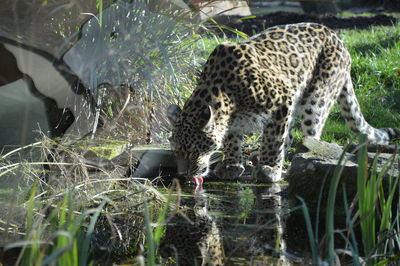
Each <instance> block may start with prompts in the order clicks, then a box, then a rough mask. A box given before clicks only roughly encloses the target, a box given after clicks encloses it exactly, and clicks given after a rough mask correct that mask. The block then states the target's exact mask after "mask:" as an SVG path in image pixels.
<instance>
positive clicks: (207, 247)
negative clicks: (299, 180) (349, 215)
mask: <svg viewBox="0 0 400 266" xmlns="http://www.w3.org/2000/svg"><path fill="white" fill-rule="evenodd" d="M286 187H287V184H284V183H282V184H279V183H276V184H272V185H265V184H251V183H237V182H215V181H214V182H212V181H209V182H206V183H205V184H204V186H203V190H201V191H197V192H193V190H194V189H193V187H189V186H186V187H184V189H183V190H184V192H186V193H184V194H183V196H182V197H181V204H182V206H183V207H184V208H186V209H187V211H186V212H185V215H179V214H177V215H175V216H174V217H173V218H172V219H171V220H169V221H168V225H167V228H166V232H165V237H164V239H163V242H162V244H161V246H160V252H161V255H162V256H163V257H164V258H169V260H170V261H171V262H175V263H179V265H205V264H207V263H209V264H212V265H303V263H304V260H303V259H302V258H300V257H299V256H298V255H296V254H298V253H299V252H303V251H304V249H308V243H307V242H306V240H305V239H304V241H303V242H302V243H300V245H297V247H296V245H295V246H293V245H291V249H288V242H290V239H288V237H287V236H288V234H287V228H286V218H287V216H288V214H289V212H290V209H289V204H288V200H287V197H286V193H285V189H286ZM299 222H300V223H303V221H299Z"/></svg>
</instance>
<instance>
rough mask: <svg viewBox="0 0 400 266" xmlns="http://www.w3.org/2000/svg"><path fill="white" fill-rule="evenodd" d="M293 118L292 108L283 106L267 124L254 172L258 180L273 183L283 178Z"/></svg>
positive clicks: (254, 176) (255, 178)
mask: <svg viewBox="0 0 400 266" xmlns="http://www.w3.org/2000/svg"><path fill="white" fill-rule="evenodd" d="M282 110H283V111H282ZM291 120H292V117H291V112H290V110H288V108H286V107H282V108H281V109H280V110H278V111H277V112H276V113H275V114H274V116H272V119H271V120H270V121H269V122H268V123H267V124H266V125H265V127H264V130H263V137H262V144H261V147H260V155H259V156H260V159H259V162H258V165H257V166H256V167H255V168H254V170H253V173H252V176H253V179H254V180H255V181H256V182H261V183H271V182H276V181H279V180H282V165H283V161H284V157H285V142H286V139H287V137H288V135H289V125H290V123H291Z"/></svg>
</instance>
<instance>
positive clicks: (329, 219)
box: [325, 146, 349, 265]
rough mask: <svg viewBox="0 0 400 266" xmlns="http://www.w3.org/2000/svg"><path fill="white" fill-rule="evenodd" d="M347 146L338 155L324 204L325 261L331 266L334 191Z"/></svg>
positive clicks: (333, 250)
mask: <svg viewBox="0 0 400 266" xmlns="http://www.w3.org/2000/svg"><path fill="white" fill-rule="evenodd" d="M348 148H349V146H346V147H345V148H344V150H343V152H342V154H341V155H340V158H339V161H338V164H337V166H336V167H335V170H334V172H333V176H332V179H331V182H330V185H329V192H328V199H327V203H326V224H325V233H326V242H327V260H328V264H329V265H333V259H334V257H335V242H334V213H335V200H336V191H337V188H338V185H339V181H340V177H341V175H342V172H343V162H344V160H345V156H346V152H347V150H348Z"/></svg>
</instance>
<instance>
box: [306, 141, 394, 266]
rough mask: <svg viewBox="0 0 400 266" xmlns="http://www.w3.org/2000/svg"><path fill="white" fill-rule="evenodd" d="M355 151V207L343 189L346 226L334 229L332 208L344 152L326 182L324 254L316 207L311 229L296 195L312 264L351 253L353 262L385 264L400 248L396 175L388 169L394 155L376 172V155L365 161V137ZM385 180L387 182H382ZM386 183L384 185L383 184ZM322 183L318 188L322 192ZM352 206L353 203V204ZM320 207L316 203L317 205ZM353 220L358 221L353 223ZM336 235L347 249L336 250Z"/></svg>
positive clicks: (328, 262)
mask: <svg viewBox="0 0 400 266" xmlns="http://www.w3.org/2000/svg"><path fill="white" fill-rule="evenodd" d="M360 143H361V144H360V146H359V150H358V175H357V197H356V198H355V201H356V204H357V205H356V206H357V207H358V208H357V209H353V208H354V207H352V208H349V204H348V200H347V195H346V190H345V189H343V191H344V195H343V197H344V205H345V206H344V210H345V217H346V229H345V230H337V229H335V224H334V220H335V215H338V214H337V213H336V210H337V208H335V201H336V191H337V188H338V184H339V180H340V176H341V172H342V170H343V166H342V163H343V161H344V155H345V152H346V151H344V152H343V154H342V155H341V158H340V159H339V162H338V165H337V166H336V168H335V170H334V173H333V176H332V179H331V181H330V185H329V193H328V199H327V206H326V220H325V237H324V239H323V242H324V245H323V246H326V247H327V250H326V253H324V250H321V249H320V248H319V246H320V245H319V243H318V228H319V225H318V220H319V218H318V217H319V215H318V214H319V207H318V208H317V217H316V223H315V228H314V229H313V227H312V223H311V217H310V214H309V211H308V208H307V205H306V203H305V202H304V200H303V199H301V198H299V200H300V202H301V209H302V212H303V216H304V219H305V222H306V228H307V232H308V235H309V244H310V248H311V254H312V262H313V264H315V265H324V264H325V263H327V264H328V265H334V264H337V260H338V258H339V255H340V254H342V255H348V256H351V258H352V261H353V264H354V265H361V264H363V263H366V264H367V265H384V264H385V263H386V262H389V261H393V260H396V259H397V258H398V251H399V250H400V245H399V244H400V241H399V240H400V239H399V234H400V232H399V225H400V224H399V211H400V210H399V208H400V206H399V204H398V203H397V204H396V202H394V197H395V195H399V178H400V177H399V176H397V177H393V176H391V175H389V176H386V174H388V173H390V172H389V169H393V167H392V164H393V162H394V160H395V158H396V157H395V156H393V158H392V160H391V161H388V162H387V163H386V164H385V165H384V166H383V168H382V170H380V172H378V171H377V157H376V158H375V159H374V161H373V163H372V166H371V167H370V168H369V167H368V163H367V148H366V146H367V145H366V136H365V135H362V136H361V137H360ZM385 179H388V182H385ZM384 184H386V186H385V185H384ZM322 189H323V186H322V187H321V192H322ZM321 195H322V193H320V195H319V200H318V202H319V203H320V202H321V200H322V197H321ZM352 205H353V204H352ZM318 206H319V204H318ZM354 221H358V222H357V223H354ZM358 226H359V228H360V229H361V239H362V251H363V254H361V253H360V251H359V248H358V247H359V243H358V240H357V237H356V234H355V231H356V230H358ZM335 235H338V236H339V237H340V238H342V239H343V240H344V241H345V243H346V247H347V249H345V250H342V249H339V248H338V247H337V246H336V244H335Z"/></svg>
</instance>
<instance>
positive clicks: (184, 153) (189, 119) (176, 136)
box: [168, 104, 221, 178]
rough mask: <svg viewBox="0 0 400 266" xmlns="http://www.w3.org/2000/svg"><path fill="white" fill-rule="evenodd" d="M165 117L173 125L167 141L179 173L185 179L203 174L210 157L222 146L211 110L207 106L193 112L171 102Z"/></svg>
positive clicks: (205, 172) (207, 167)
mask: <svg viewBox="0 0 400 266" xmlns="http://www.w3.org/2000/svg"><path fill="white" fill-rule="evenodd" d="M168 119H169V121H170V123H171V125H172V136H171V138H170V144H171V148H172V150H173V151H174V153H175V156H176V159H177V166H178V174H179V175H184V176H186V177H188V178H191V177H195V176H201V177H203V176H206V175H207V173H208V171H209V164H210V156H211V154H212V153H214V152H215V151H216V150H217V149H218V148H219V147H220V146H221V140H220V139H219V138H218V136H217V135H216V133H215V130H214V129H215V123H214V115H213V110H212V109H211V107H208V108H205V110H203V111H201V112H200V113H198V114H193V113H189V112H185V111H182V110H181V109H180V108H179V106H177V105H175V104H172V105H170V106H169V108H168Z"/></svg>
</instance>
